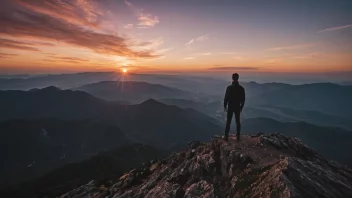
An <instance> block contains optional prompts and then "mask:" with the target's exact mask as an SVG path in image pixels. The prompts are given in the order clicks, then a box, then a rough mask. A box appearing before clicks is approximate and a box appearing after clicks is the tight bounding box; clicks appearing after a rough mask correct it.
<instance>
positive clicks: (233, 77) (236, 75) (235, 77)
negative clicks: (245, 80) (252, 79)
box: [232, 73, 240, 81]
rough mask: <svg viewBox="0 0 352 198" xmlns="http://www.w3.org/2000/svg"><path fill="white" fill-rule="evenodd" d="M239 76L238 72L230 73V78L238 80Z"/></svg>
mask: <svg viewBox="0 0 352 198" xmlns="http://www.w3.org/2000/svg"><path fill="white" fill-rule="evenodd" d="M239 78H240V75H238V73H234V74H232V80H234V81H238V79H239Z"/></svg>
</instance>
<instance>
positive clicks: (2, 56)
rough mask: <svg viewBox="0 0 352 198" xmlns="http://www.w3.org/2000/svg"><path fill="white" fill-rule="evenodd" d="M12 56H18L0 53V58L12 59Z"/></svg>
mask: <svg viewBox="0 0 352 198" xmlns="http://www.w3.org/2000/svg"><path fill="white" fill-rule="evenodd" d="M14 56H18V55H17V54H10V53H0V58H12V57H14Z"/></svg>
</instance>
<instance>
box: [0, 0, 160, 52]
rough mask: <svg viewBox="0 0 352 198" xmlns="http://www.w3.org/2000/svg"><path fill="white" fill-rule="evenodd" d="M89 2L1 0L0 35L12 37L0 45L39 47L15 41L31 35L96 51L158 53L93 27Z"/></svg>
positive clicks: (95, 14) (95, 24) (95, 21)
mask: <svg viewBox="0 0 352 198" xmlns="http://www.w3.org/2000/svg"><path fill="white" fill-rule="evenodd" d="M89 2H92V1H87V0H76V1H56V0H38V1H25V0H14V1H12V2H11V3H9V2H8V1H1V2H0V9H1V10H0V11H1V12H0V27H1V28H0V37H3V38H4V37H6V38H8V40H9V39H11V41H8V40H6V42H1V47H2V48H5V47H6V48H13V49H22V50H31V51H39V50H38V49H36V48H35V47H34V46H33V45H29V44H25V43H18V42H19V41H18V39H28V38H30V39H35V40H39V41H42V42H60V43H62V44H67V45H70V46H72V47H77V48H86V49H89V50H91V51H94V52H95V53H99V54H110V55H117V56H126V57H137V58H155V57H157V55H156V54H155V52H154V51H153V50H142V51H138V50H133V49H132V47H133V46H131V41H130V39H127V38H125V37H123V36H119V35H118V34H114V35H113V34H106V33H103V31H96V29H94V28H98V27H99V16H100V12H98V11H96V10H99V8H98V7H97V8H96V10H95V9H94V8H95V7H93V6H94V4H91V3H89ZM94 2H98V1H94ZM4 8H6V10H4ZM62 13H64V14H62ZM82 16H83V17H82ZM92 27H94V28H92ZM97 30H98V29H97Z"/></svg>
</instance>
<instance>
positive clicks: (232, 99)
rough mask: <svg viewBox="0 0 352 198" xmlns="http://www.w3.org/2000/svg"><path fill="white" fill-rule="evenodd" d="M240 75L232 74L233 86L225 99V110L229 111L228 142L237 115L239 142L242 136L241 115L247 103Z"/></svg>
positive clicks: (227, 90) (226, 129)
mask: <svg viewBox="0 0 352 198" xmlns="http://www.w3.org/2000/svg"><path fill="white" fill-rule="evenodd" d="M238 79H239V75H238V74H237V73H234V74H232V84H231V85H229V86H228V87H227V88H226V93H225V99H224V109H225V111H227V121H226V128H225V136H224V140H226V141H227V140H228V138H229V132H230V125H231V120H232V116H233V114H235V118H236V125H237V133H236V137H237V140H239V139H240V134H241V120H240V114H241V112H242V109H243V107H244V102H245V98H246V95H245V91H244V88H243V87H242V86H241V85H240V84H239V82H238Z"/></svg>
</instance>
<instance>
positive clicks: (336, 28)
mask: <svg viewBox="0 0 352 198" xmlns="http://www.w3.org/2000/svg"><path fill="white" fill-rule="evenodd" d="M351 27H352V24H348V25H344V26H339V27H332V28H327V29H324V30H320V31H318V32H331V31H336V30H342V29H346V28H351Z"/></svg>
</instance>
